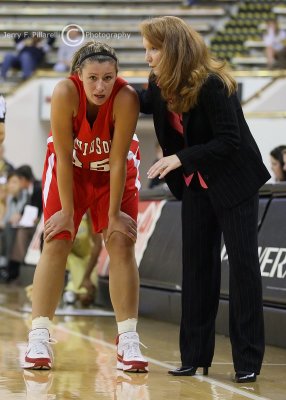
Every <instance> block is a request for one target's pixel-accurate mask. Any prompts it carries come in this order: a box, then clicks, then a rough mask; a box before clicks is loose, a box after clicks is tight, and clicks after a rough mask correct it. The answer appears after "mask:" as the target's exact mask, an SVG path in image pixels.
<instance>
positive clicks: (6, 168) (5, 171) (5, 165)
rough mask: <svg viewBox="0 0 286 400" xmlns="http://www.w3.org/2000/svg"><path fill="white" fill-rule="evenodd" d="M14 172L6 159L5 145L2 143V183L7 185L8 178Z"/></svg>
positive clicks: (0, 157) (0, 171)
mask: <svg viewBox="0 0 286 400" xmlns="http://www.w3.org/2000/svg"><path fill="white" fill-rule="evenodd" d="M13 170H14V167H13V165H12V164H11V163H10V162H9V161H7V160H6V158H4V145H3V144H2V143H0V183H2V184H5V183H6V181H7V176H8V175H9V174H10V173H11V172H12V171H13Z"/></svg>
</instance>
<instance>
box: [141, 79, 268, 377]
mask: <svg viewBox="0 0 286 400" xmlns="http://www.w3.org/2000/svg"><path fill="white" fill-rule="evenodd" d="M139 96H140V103H141V112H143V113H153V119H154V126H155V131H156V134H157V137H158V141H159V143H160V145H161V147H162V149H163V153H164V156H167V155H171V154H174V153H176V154H177V156H178V157H179V159H180V161H181V163H182V167H180V168H178V169H176V170H174V171H172V172H171V173H170V174H168V175H167V176H166V181H167V183H168V185H169V187H170V189H171V190H172V192H173V193H174V195H175V196H176V197H177V198H182V227H183V228H182V229H183V282H182V318H181V330H180V350H181V359H182V365H183V366H195V367H200V366H210V365H211V362H212V358H213V353H214V345H215V318H216V313H217V308H218V302H219V293H220V265H221V263H220V242H221V234H222V233H223V235H224V240H225V245H226V249H227V252H228V257H229V264H230V339H231V344H232V352H233V362H234V368H235V370H236V371H252V372H256V373H257V374H258V373H259V372H260V368H261V363H262V359H263V354H264V327H263V308H262V290H261V276H260V269H259V261H258V253H257V214H258V189H259V187H260V186H262V185H263V184H264V183H265V182H266V181H267V180H268V179H269V178H270V175H269V173H268V171H267V169H266V167H265V166H264V164H263V162H262V158H261V155H260V152H259V149H258V147H257V145H256V143H255V141H254V139H253V137H252V135H251V133H250V131H249V128H248V126H247V124H246V122H245V119H244V116H243V113H242V109H241V106H240V104H239V101H238V99H237V96H236V95H232V96H230V97H229V96H228V95H227V92H226V89H225V88H224V85H223V83H222V82H221V80H220V79H219V78H217V77H216V76H214V75H212V76H210V77H209V78H208V80H207V82H206V83H205V84H204V85H203V87H202V89H201V92H200V95H199V99H198V104H197V105H196V106H195V107H194V108H192V109H191V110H190V111H189V112H188V113H184V114H183V127H184V138H183V137H182V136H180V135H178V133H177V132H176V131H174V129H173V128H172V127H170V126H169V125H168V118H167V108H166V102H164V101H163V100H162V99H161V95H160V89H159V88H158V87H157V85H156V84H155V83H153V82H149V86H148V90H146V91H143V92H141V93H139ZM196 171H200V173H201V175H202V176H203V178H204V180H205V182H206V183H207V185H208V189H207V190H205V189H203V188H201V186H200V185H199V182H198V179H197V176H196V175H195V178H194V179H193V181H192V183H191V184H190V186H189V187H187V186H186V184H185V183H184V180H183V177H182V175H183V173H184V174H185V175H189V174H191V173H193V172H196Z"/></svg>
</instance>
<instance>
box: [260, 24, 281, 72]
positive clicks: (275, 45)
mask: <svg viewBox="0 0 286 400" xmlns="http://www.w3.org/2000/svg"><path fill="white" fill-rule="evenodd" d="M263 41H264V45H265V53H266V57H267V66H268V67H269V68H285V67H286V32H285V31H283V30H281V29H280V28H279V25H278V22H277V20H269V21H268V22H267V28H266V33H265V35H264V36H263Z"/></svg>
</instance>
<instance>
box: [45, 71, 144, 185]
mask: <svg viewBox="0 0 286 400" xmlns="http://www.w3.org/2000/svg"><path fill="white" fill-rule="evenodd" d="M69 79H71V81H72V82H73V83H74V85H75V86H76V88H77V91H78V94H79V108H78V113H77V115H76V117H74V118H73V135H74V149H73V164H74V166H75V167H79V168H85V169H90V170H93V171H99V172H108V171H109V170H110V167H109V153H110V150H111V144H112V136H113V132H114V123H113V102H114V99H115V97H116V95H117V93H118V92H119V90H120V89H121V88H122V87H124V86H126V85H128V82H127V81H125V80H124V79H122V78H120V77H117V78H116V81H115V83H114V86H113V89H112V92H111V95H110V96H109V98H108V99H107V100H106V102H105V103H104V104H103V105H102V106H100V107H99V111H98V115H97V117H96V120H95V121H94V123H93V126H92V127H91V126H90V124H89V122H88V120H87V118H86V102H87V99H86V94H85V91H84V88H83V83H82V81H81V80H80V79H79V77H78V75H72V76H70V77H69ZM52 141H53V140H52V133H50V137H49V138H48V143H52ZM127 159H128V170H129V169H130V168H134V167H135V168H136V169H137V171H138V167H139V163H140V155H139V141H138V138H137V135H136V134H134V136H133V139H132V142H131V145H130V150H129V153H128V157H127ZM136 187H137V188H138V189H139V188H140V183H139V179H138V176H137V179H136Z"/></svg>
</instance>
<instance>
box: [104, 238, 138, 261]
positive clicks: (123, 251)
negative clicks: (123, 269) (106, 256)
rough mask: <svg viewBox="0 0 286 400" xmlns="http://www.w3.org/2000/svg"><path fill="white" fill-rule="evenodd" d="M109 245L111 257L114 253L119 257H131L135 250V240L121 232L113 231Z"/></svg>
mask: <svg viewBox="0 0 286 400" xmlns="http://www.w3.org/2000/svg"><path fill="white" fill-rule="evenodd" d="M108 245H109V253H110V257H112V255H113V254H114V255H116V256H117V257H129V256H130V254H131V253H132V252H133V251H134V242H133V241H132V240H131V239H130V238H129V237H128V236H127V235H125V234H123V233H121V232H113V233H112V235H111V236H110V239H109V243H108Z"/></svg>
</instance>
